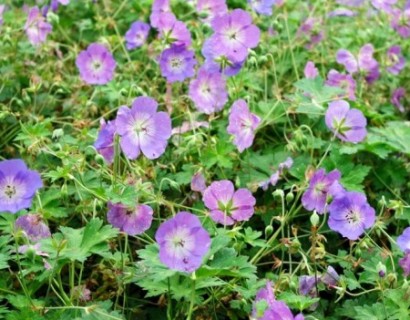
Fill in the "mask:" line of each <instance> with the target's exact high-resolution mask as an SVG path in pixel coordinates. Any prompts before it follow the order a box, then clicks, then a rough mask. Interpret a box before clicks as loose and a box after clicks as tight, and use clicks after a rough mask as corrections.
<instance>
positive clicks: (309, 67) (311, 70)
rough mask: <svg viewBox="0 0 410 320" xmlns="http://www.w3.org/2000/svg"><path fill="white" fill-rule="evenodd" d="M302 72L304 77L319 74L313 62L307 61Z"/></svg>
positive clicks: (313, 76)
mask: <svg viewBox="0 0 410 320" xmlns="http://www.w3.org/2000/svg"><path fill="white" fill-rule="evenodd" d="M304 74H305V78H306V79H314V78H316V77H317V76H319V71H318V70H317V68H316V66H315V63H314V62H312V61H308V62H307V63H306V66H305V69H304Z"/></svg>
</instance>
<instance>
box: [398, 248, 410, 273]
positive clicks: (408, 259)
mask: <svg viewBox="0 0 410 320" xmlns="http://www.w3.org/2000/svg"><path fill="white" fill-rule="evenodd" d="M399 265H400V267H401V268H402V269H403V274H404V276H405V277H408V276H409V274H410V251H407V252H406V253H405V255H404V257H403V258H401V259H400V260H399Z"/></svg>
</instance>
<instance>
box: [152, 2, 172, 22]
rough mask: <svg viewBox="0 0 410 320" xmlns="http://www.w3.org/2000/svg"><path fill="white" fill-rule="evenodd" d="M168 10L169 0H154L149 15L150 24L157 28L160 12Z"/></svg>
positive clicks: (169, 7) (169, 9) (167, 11)
mask: <svg viewBox="0 0 410 320" xmlns="http://www.w3.org/2000/svg"><path fill="white" fill-rule="evenodd" d="M169 12H171V6H170V4H169V0H154V2H153V3H152V12H151V16H150V22H151V26H152V27H153V28H157V27H158V23H159V18H160V16H161V14H163V13H169Z"/></svg>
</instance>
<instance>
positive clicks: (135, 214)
mask: <svg viewBox="0 0 410 320" xmlns="http://www.w3.org/2000/svg"><path fill="white" fill-rule="evenodd" d="M152 214H153V210H152V208H151V207H150V206H147V205H145V204H139V205H137V206H136V207H135V208H129V207H127V206H126V205H124V204H122V203H111V202H108V213H107V220H108V222H109V223H111V224H112V225H113V226H114V227H116V228H118V229H120V231H122V232H125V233H126V234H129V235H130V236H135V235H138V234H142V233H144V232H145V231H147V230H148V229H149V228H150V227H151V223H152Z"/></svg>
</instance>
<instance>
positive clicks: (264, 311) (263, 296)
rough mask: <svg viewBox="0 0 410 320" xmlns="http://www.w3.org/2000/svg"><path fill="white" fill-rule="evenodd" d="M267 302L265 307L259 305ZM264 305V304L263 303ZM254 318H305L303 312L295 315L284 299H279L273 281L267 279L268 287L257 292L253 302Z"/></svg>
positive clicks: (280, 319)
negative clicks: (275, 293) (276, 297)
mask: <svg viewBox="0 0 410 320" xmlns="http://www.w3.org/2000/svg"><path fill="white" fill-rule="evenodd" d="M263 301H264V302H265V305H264V308H261V307H260V306H258V305H259V304H260V303H261V302H263ZM262 306H263V305H262ZM252 318H254V319H257V320H303V319H304V317H303V315H302V314H299V315H297V316H296V317H294V316H293V314H292V312H291V311H290V309H289V307H288V306H287V305H286V304H285V303H284V302H282V301H277V300H276V299H275V295H274V293H273V290H272V283H271V282H270V281H267V283H266V287H265V288H262V289H260V290H259V291H258V292H257V293H256V297H255V301H254V303H253V310H252Z"/></svg>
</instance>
